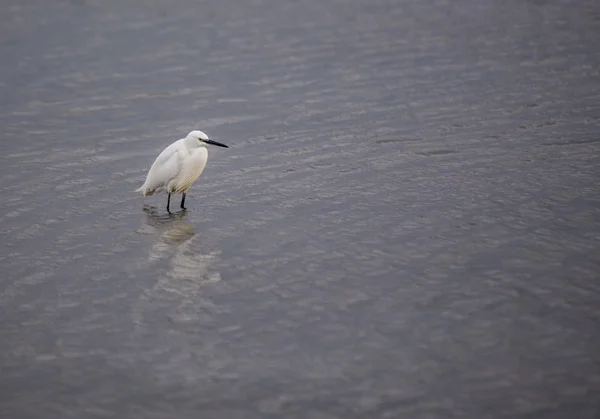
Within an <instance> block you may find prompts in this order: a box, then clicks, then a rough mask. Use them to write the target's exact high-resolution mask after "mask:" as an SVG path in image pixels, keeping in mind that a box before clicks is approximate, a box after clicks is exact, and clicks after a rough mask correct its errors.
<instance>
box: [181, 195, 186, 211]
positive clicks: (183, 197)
mask: <svg viewBox="0 0 600 419" xmlns="http://www.w3.org/2000/svg"><path fill="white" fill-rule="evenodd" d="M184 205H185V192H184V193H183V195H181V209H185V206H184Z"/></svg>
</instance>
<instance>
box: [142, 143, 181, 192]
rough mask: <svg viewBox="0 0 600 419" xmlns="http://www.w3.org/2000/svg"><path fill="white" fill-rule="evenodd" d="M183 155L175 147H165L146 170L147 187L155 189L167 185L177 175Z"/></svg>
mask: <svg viewBox="0 0 600 419" xmlns="http://www.w3.org/2000/svg"><path fill="white" fill-rule="evenodd" d="M182 161H183V156H181V155H180V150H179V149H178V148H177V147H171V146H169V147H167V148H166V149H164V151H163V152H162V153H160V155H159V156H158V157H157V158H156V161H155V162H154V163H153V164H152V167H151V168H150V171H149V172H148V179H147V185H146V186H147V188H148V189H149V190H155V189H157V188H160V187H166V186H168V184H169V182H170V181H171V180H173V179H174V178H176V177H177V175H178V174H179V172H180V171H181V168H182V167H183V164H182Z"/></svg>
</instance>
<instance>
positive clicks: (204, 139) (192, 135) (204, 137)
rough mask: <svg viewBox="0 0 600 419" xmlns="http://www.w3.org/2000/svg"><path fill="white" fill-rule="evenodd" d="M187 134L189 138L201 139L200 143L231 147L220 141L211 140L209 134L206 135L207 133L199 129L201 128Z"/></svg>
mask: <svg viewBox="0 0 600 419" xmlns="http://www.w3.org/2000/svg"><path fill="white" fill-rule="evenodd" d="M187 136H188V138H192V139H194V140H198V141H200V143H201V144H202V145H205V144H212V145H217V146H219V147H225V148H229V147H228V146H226V145H225V144H223V143H220V142H218V141H213V140H209V139H208V135H206V134H205V133H203V132H202V131H199V130H194V131H191V132H190V133H189V134H188V135H187Z"/></svg>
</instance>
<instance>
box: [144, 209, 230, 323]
mask: <svg viewBox="0 0 600 419" xmlns="http://www.w3.org/2000/svg"><path fill="white" fill-rule="evenodd" d="M144 213H145V214H144V215H145V217H144V219H143V222H142V226H141V228H140V229H139V230H138V232H140V233H142V234H148V235H152V236H155V237H157V239H158V240H156V241H155V242H154V244H153V245H152V246H151V248H150V251H149V254H148V258H147V259H146V260H145V261H144V262H142V263H141V265H142V266H139V267H140V268H141V270H142V271H147V270H151V272H152V274H151V275H150V277H151V278H156V282H155V283H154V284H153V285H151V286H149V287H146V288H145V289H144V291H143V293H142V295H141V296H140V298H139V300H138V301H137V302H136V303H135V304H134V306H133V312H132V318H133V321H134V323H135V324H136V325H138V326H140V327H141V326H143V325H144V324H145V323H146V318H147V316H149V317H151V318H152V317H153V314H152V313H153V312H154V310H156V309H157V307H163V308H166V309H167V313H166V314H167V317H168V318H169V319H170V321H171V322H172V323H173V324H185V323H189V322H191V323H192V324H196V323H197V322H198V321H200V320H201V319H202V318H204V317H206V316H207V313H208V312H209V311H210V309H211V308H212V303H211V302H210V301H209V300H207V299H205V298H204V297H203V296H202V291H201V287H202V286H204V285H207V284H210V283H214V282H218V281H220V280H221V275H220V274H219V272H218V271H217V270H216V268H215V266H214V265H215V262H216V260H217V258H218V255H219V252H215V251H209V250H207V249H206V248H205V245H204V244H203V243H202V242H201V240H200V234H198V233H197V232H196V229H195V227H194V225H192V224H191V223H189V222H187V221H186V218H187V217H188V213H187V212H186V211H180V212H177V213H170V214H169V213H166V214H165V212H164V211H163V210H162V209H161V210H158V209H157V208H156V207H152V206H145V207H144Z"/></svg>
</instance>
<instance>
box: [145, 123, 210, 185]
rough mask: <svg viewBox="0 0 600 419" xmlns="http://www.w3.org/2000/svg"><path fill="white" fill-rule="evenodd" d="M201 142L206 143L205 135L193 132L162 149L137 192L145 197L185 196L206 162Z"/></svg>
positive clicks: (200, 132) (204, 146)
mask: <svg viewBox="0 0 600 419" xmlns="http://www.w3.org/2000/svg"><path fill="white" fill-rule="evenodd" d="M204 140H208V136H207V135H206V134H204V133H203V132H202V131H192V132H190V133H189V134H188V135H187V137H185V138H182V139H181V140H177V141H175V142H174V143H173V144H171V145H170V146H168V147H167V148H165V149H164V150H163V151H162V152H161V153H160V154H159V155H158V157H157V158H156V160H155V161H154V163H153V164H152V166H151V167H150V170H149V171H148V175H147V176H146V181H145V182H144V184H143V185H142V186H141V187H140V188H139V189H137V190H136V192H140V193H141V194H142V195H144V196H149V195H153V194H155V193H157V192H163V191H164V192H167V193H187V191H188V190H189V189H190V187H191V186H192V184H193V183H194V182H195V181H196V179H198V177H199V176H200V175H201V174H202V171H203V170H204V167H205V166H206V161H207V160H208V151H207V150H206V145H205V143H204V142H203V141H204Z"/></svg>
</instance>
